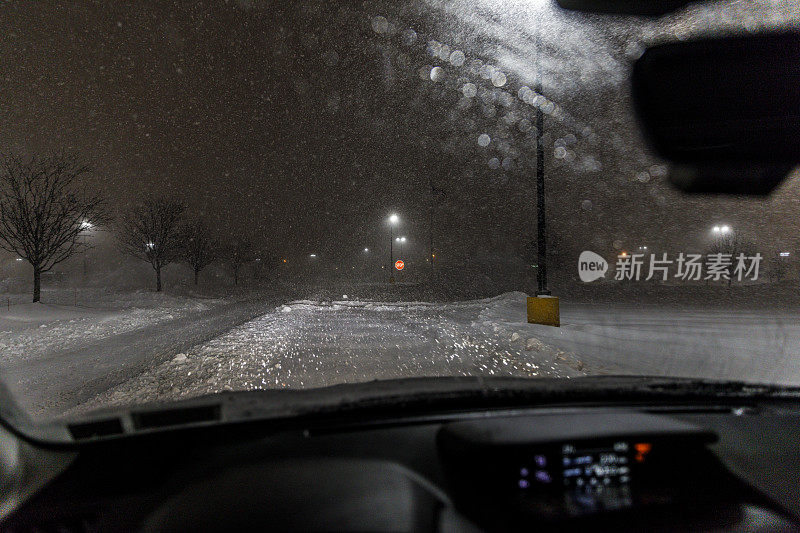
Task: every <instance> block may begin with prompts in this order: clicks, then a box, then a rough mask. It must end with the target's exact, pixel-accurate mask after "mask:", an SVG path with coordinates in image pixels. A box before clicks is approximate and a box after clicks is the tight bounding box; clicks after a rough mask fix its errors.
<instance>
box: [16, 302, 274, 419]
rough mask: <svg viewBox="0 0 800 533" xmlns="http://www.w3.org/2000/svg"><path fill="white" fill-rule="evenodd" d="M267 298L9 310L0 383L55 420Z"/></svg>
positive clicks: (245, 316)
mask: <svg viewBox="0 0 800 533" xmlns="http://www.w3.org/2000/svg"><path fill="white" fill-rule="evenodd" d="M269 298H270V297H269V296H265V295H264V294H258V295H253V296H251V297H242V296H238V297H233V296H231V297H227V298H202V297H186V296H175V295H167V294H156V293H153V292H150V291H141V292H128V293H111V294H106V295H105V297H104V298H102V299H97V300H95V301H93V302H92V303H93V304H94V305H96V307H75V306H68V305H63V304H20V305H12V306H11V307H10V309H8V308H7V309H5V310H0V377H1V378H2V381H3V384H4V385H5V386H6V387H8V388H9V389H10V391H11V393H12V394H13V395H14V397H15V398H17V399H18V401H19V402H20V404H21V405H22V407H23V408H25V409H26V410H27V411H29V412H30V413H31V414H32V415H33V416H34V417H37V418H38V417H51V416H57V415H60V414H61V413H63V412H64V411H66V410H68V409H70V408H72V407H74V406H75V405H78V404H80V403H83V402H85V401H87V400H88V399H90V398H92V397H94V396H96V395H97V394H98V393H100V392H103V391H106V390H108V389H110V388H112V387H114V386H116V385H119V384H120V383H124V382H125V381H127V380H129V379H131V378H133V377H135V376H138V375H139V374H141V373H142V372H145V371H147V370H149V369H151V368H153V367H154V366H157V365H158V364H160V363H161V362H163V361H165V360H169V359H170V358H171V357H172V356H173V355H174V354H175V353H177V352H178V351H180V350H183V349H186V348H188V347H191V346H194V345H195V344H198V343H202V342H205V341H207V340H208V339H211V338H214V337H216V336H218V335H220V334H222V333H224V332H226V331H228V330H230V329H231V328H232V327H235V326H237V325H239V324H241V323H243V322H246V321H247V320H250V319H251V318H253V317H254V316H258V315H261V314H263V313H264V312H265V311H266V310H268V309H269V308H270V305H272V306H273V307H274V301H272V303H271V304H270V303H269V302H270V301H271V300H270V299H269Z"/></svg>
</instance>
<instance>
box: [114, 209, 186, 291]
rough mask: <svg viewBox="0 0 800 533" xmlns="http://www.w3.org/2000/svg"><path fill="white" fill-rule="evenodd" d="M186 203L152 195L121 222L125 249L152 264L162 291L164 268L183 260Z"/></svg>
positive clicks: (157, 287)
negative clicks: (152, 196)
mask: <svg viewBox="0 0 800 533" xmlns="http://www.w3.org/2000/svg"><path fill="white" fill-rule="evenodd" d="M184 211H185V206H184V205H183V204H182V203H180V202H177V201H174V200H167V199H163V198H159V199H154V198H148V199H146V200H144V201H143V202H141V203H140V204H138V205H136V206H134V207H133V208H132V209H131V210H130V211H129V212H128V213H126V214H125V215H124V216H123V218H122V221H121V223H120V228H119V242H120V246H121V248H122V251H123V252H125V253H127V254H129V255H132V256H133V257H137V258H139V259H142V260H144V261H147V262H148V263H150V265H151V266H152V267H153V270H155V272H156V291H158V292H161V288H162V287H161V269H163V268H164V267H165V266H167V265H168V264H170V263H172V262H173V261H176V260H178V259H180V256H181V252H182V251H183V249H184V246H183V245H184V240H183V238H184V236H183V234H182V232H181V229H182V227H183V226H182V221H183V213H184Z"/></svg>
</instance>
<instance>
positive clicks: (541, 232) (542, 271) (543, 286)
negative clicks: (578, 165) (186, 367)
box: [535, 25, 550, 296]
mask: <svg viewBox="0 0 800 533" xmlns="http://www.w3.org/2000/svg"><path fill="white" fill-rule="evenodd" d="M540 26H541V25H540ZM541 56H542V38H541V27H539V28H538V29H537V32H536V86H535V90H536V94H537V95H538V96H537V98H538V99H539V105H537V106H536V134H537V137H536V232H537V237H536V239H537V243H536V244H537V255H538V258H537V260H536V262H537V263H538V264H537V268H536V283H537V287H538V289H537V291H536V294H537V296H538V295H549V294H550V290H549V289H548V288H547V219H546V218H545V209H544V143H543V142H542V137H543V136H544V114H543V113H542V101H541V99H542V98H544V97H543V95H542V60H541Z"/></svg>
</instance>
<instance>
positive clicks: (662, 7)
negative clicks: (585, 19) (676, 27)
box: [558, 0, 695, 16]
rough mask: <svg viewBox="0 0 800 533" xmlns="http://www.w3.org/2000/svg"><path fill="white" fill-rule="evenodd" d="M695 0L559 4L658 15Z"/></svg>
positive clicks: (562, 0)
mask: <svg viewBox="0 0 800 533" xmlns="http://www.w3.org/2000/svg"><path fill="white" fill-rule="evenodd" d="M692 1H695V0H558V5H560V6H561V7H563V8H564V9H570V10H574V11H588V12H590V13H609V14H619V15H645V16H657V15H663V14H665V13H669V12H671V11H675V10H676V9H678V8H681V7H683V6H685V5H686V4H689V3H691V2H692Z"/></svg>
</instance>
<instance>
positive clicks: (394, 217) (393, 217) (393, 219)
mask: <svg viewBox="0 0 800 533" xmlns="http://www.w3.org/2000/svg"><path fill="white" fill-rule="evenodd" d="M399 221H400V217H398V216H397V215H395V214H392V215H389V223H390V224H397V223H398V222H399Z"/></svg>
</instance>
